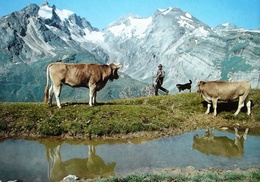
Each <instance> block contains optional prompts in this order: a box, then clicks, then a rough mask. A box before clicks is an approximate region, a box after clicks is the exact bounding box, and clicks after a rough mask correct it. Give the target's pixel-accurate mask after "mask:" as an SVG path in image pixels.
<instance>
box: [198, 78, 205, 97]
mask: <svg viewBox="0 0 260 182" xmlns="http://www.w3.org/2000/svg"><path fill="white" fill-rule="evenodd" d="M204 84H205V82H204V81H199V82H198V85H197V86H198V90H197V92H198V93H199V94H201V89H200V86H201V85H204Z"/></svg>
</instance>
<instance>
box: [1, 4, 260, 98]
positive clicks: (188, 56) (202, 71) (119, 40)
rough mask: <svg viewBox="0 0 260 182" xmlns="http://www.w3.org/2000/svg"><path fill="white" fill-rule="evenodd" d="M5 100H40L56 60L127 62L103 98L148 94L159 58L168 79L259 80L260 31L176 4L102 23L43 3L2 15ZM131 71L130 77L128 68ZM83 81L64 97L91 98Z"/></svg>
mask: <svg viewBox="0 0 260 182" xmlns="http://www.w3.org/2000/svg"><path fill="white" fill-rule="evenodd" d="M0 25H1V26H0V35H1V38H0V65H1V67H0V75H1V77H0V83H1V88H0V101H40V100H42V97H43V89H44V87H45V83H46V81H45V79H46V75H45V69H46V66H47V65H48V63H50V62H53V61H57V60H60V61H63V62H92V63H99V64H106V63H108V62H117V63H121V64H122V65H123V69H122V70H121V71H122V74H121V78H120V79H119V80H120V81H115V82H113V83H109V85H108V86H107V87H106V88H105V89H104V91H101V94H100V96H99V97H100V99H101V100H107V99H111V98H128V97H138V96H144V95H149V93H150V89H151V83H152V78H151V76H152V75H154V74H155V73H156V70H157V66H158V64H159V63H161V64H163V66H164V69H165V71H166V73H167V75H166V78H165V82H164V84H165V87H167V88H168V89H169V90H170V93H176V92H177V89H176V87H175V84H176V83H186V82H188V80H189V79H191V80H192V81H193V87H192V90H193V91H195V90H196V82H197V81H199V80H230V81H236V80H249V81H250V82H251V84H252V87H253V88H259V87H260V62H259V60H260V46H259V45H260V31H259V30H250V31H249V30H244V29H243V28H237V27H236V26H235V25H232V24H223V25H220V26H217V27H215V28H211V27H209V26H208V25H206V24H204V23H203V22H201V21H200V20H198V19H196V18H195V17H193V16H192V15H191V14H189V13H188V12H183V11H182V10H180V9H178V8H168V9H165V10H163V9H158V10H157V11H156V12H155V13H154V14H152V15H151V16H149V17H146V18H141V17H137V16H135V15H129V16H124V17H121V18H120V19H118V20H116V21H114V22H112V23H111V24H110V25H109V26H108V27H107V28H106V29H104V30H102V31H99V30H98V29H96V28H94V27H92V26H91V24H90V22H88V21H87V20H86V19H85V18H81V17H79V16H77V15H76V14H75V13H74V12H71V11H69V10H62V9H59V8H57V7H56V6H55V5H53V6H50V5H49V4H48V3H44V4H42V5H41V6H38V5H35V4H31V5H29V6H27V7H25V8H24V9H22V10H20V11H16V12H13V13H11V14H9V15H6V16H3V17H1V18H0ZM128 75H129V76H130V77H129V76H128ZM85 90H86V89H83V90H82V89H78V90H77V89H75V90H73V89H69V88H68V89H65V90H64V91H63V94H62V97H64V99H68V100H70V99H74V100H85V99H86V100H88V99H87V98H86V97H87V96H86V95H85Z"/></svg>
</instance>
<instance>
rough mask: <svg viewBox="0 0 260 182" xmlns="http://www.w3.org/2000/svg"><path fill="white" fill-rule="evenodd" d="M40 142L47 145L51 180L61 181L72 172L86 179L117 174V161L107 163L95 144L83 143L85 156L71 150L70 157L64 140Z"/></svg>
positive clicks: (46, 150)
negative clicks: (75, 153)
mask: <svg viewBox="0 0 260 182" xmlns="http://www.w3.org/2000/svg"><path fill="white" fill-rule="evenodd" d="M40 143H42V144H43V145H44V147H45V153H46V159H47V162H48V178H49V180H50V181H61V180H62V179H63V178H64V177H66V176H68V175H70V174H73V175H76V176H77V177H79V178H86V179H89V178H97V177H108V176H114V175H115V166H116V163H115V162H111V163H107V164H106V163H105V162H104V160H103V159H102V158H101V157H100V156H98V155H97V154H96V147H95V145H93V144H89V145H84V144H83V146H84V149H81V152H82V154H83V155H84V156H85V157H82V156H81V157H79V156H73V153H70V152H69V153H70V155H69V157H66V153H68V151H66V150H68V149H67V148H66V143H64V142H63V141H55V142H54V141H50V140H43V141H41V142H40ZM62 154H64V155H62Z"/></svg>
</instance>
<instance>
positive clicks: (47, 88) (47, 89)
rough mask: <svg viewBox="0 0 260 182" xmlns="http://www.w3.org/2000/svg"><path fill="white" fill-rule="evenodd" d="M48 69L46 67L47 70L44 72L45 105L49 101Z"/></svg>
mask: <svg viewBox="0 0 260 182" xmlns="http://www.w3.org/2000/svg"><path fill="white" fill-rule="evenodd" d="M49 67H50V65H48V67H47V70H46V82H47V83H46V87H45V90H44V102H45V103H47V102H48V101H49Z"/></svg>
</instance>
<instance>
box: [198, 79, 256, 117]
mask: <svg viewBox="0 0 260 182" xmlns="http://www.w3.org/2000/svg"><path fill="white" fill-rule="evenodd" d="M250 88H251V85H250V83H249V82H246V81H241V82H221V81H209V82H203V81H200V82H199V83H198V92H199V93H200V94H201V95H202V97H203V99H204V100H205V101H206V102H207V103H208V108H207V111H206V112H205V113H206V114H208V113H209V112H210V107H211V103H212V105H213V109H214V116H216V115H217V102H218V100H222V101H231V100H235V99H238V108H237V111H236V112H235V115H237V114H238V113H239V112H240V110H241V108H242V107H243V106H244V104H245V103H246V106H247V114H248V115H250V114H251V101H250V100H249V101H247V100H248V94H249V92H250Z"/></svg>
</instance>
